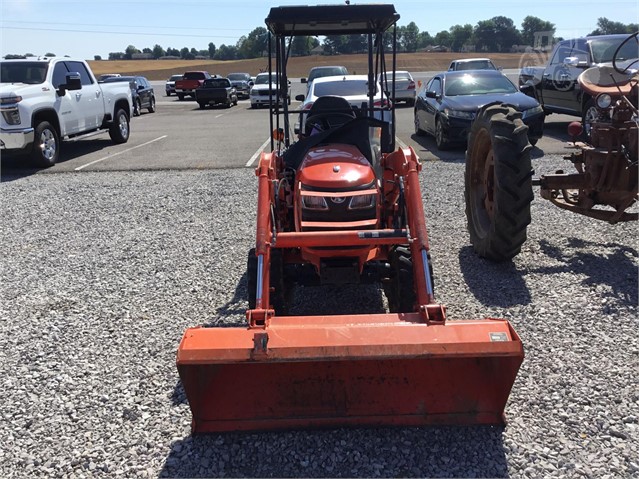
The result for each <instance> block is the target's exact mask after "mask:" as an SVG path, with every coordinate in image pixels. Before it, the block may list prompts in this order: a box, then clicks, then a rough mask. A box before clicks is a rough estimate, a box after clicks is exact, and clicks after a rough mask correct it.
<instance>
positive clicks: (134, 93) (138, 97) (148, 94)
mask: <svg viewBox="0 0 639 479" xmlns="http://www.w3.org/2000/svg"><path fill="white" fill-rule="evenodd" d="M113 82H129V85H130V86H131V97H132V100H133V116H139V115H140V114H141V113H142V108H146V109H148V111H149V113H153V112H155V92H154V90H153V87H152V86H151V84H150V83H149V80H147V79H146V77H141V76H121V77H113V78H107V79H106V80H104V83H113Z"/></svg>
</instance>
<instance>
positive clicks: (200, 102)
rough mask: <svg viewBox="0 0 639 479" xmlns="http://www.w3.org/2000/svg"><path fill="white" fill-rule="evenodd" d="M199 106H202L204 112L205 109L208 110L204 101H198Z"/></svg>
mask: <svg viewBox="0 0 639 479" xmlns="http://www.w3.org/2000/svg"><path fill="white" fill-rule="evenodd" d="M197 104H198V105H200V109H201V110H203V109H204V108H206V103H204V102H203V101H198V102H197Z"/></svg>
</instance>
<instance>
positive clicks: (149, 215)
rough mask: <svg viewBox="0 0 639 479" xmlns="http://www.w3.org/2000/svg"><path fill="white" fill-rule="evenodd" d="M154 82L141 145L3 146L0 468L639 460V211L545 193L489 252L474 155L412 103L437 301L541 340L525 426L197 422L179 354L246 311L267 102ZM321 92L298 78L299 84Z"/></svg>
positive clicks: (527, 388)
mask: <svg viewBox="0 0 639 479" xmlns="http://www.w3.org/2000/svg"><path fill="white" fill-rule="evenodd" d="M417 76H418V79H419V78H420V76H419V75H417ZM426 77H427V74H423V75H421V78H422V79H425V78H426ZM154 86H155V89H156V96H157V100H158V101H157V112H156V113H153V114H149V113H146V112H145V113H143V114H142V115H141V116H139V117H135V118H133V119H132V120H131V137H130V139H129V141H128V143H126V144H122V145H113V144H112V143H111V141H110V140H109V138H108V136H107V135H104V136H98V137H95V138H91V139H86V140H81V141H78V142H76V143H68V144H63V145H62V154H61V158H60V162H59V163H58V164H57V165H55V166H54V167H52V168H49V169H46V170H35V169H32V168H30V167H27V166H25V165H24V163H23V162H22V160H21V159H20V158H8V157H5V156H4V155H3V158H2V180H3V182H2V183H1V184H0V189H1V190H0V191H1V192H2V223H3V234H2V249H1V251H2V253H1V255H2V268H0V285H2V287H1V288H0V294H1V297H2V308H0V374H1V375H2V377H3V381H4V387H3V388H0V403H2V404H3V410H2V413H1V416H2V419H3V421H2V422H0V436H2V437H3V438H4V439H3V446H2V447H1V448H0V477H7V478H13V477H41V478H50V477H68V478H81V477H92V478H93V477H100V478H112V477H127V478H128V477H144V478H151V477H184V478H187V477H525V478H542V477H543V478H546V477H558V478H559V477H587V478H589V477H636V476H637V474H639V462H638V461H637V458H638V457H639V419H638V418H637V410H638V409H639V393H638V392H637V370H638V368H639V340H638V336H637V327H638V326H639V323H638V320H637V318H638V311H637V305H638V301H639V300H638V292H639V283H638V275H637V271H638V266H639V253H638V251H637V249H638V246H639V244H638V242H637V228H636V224H635V223H625V224H617V225H610V224H607V223H604V222H601V221H596V220H592V219H590V218H586V217H582V216H579V215H576V214H573V213H569V212H566V211H564V210H561V209H559V208H557V207H555V206H553V205H552V204H551V203H550V202H548V201H547V200H544V199H542V198H540V197H539V193H538V189H536V191H535V199H534V201H533V202H532V205H531V216H532V222H531V224H530V226H529V227H528V231H527V240H526V242H525V243H524V245H523V247H522V252H521V254H520V255H518V256H517V257H516V258H515V259H514V260H513V261H512V262H506V263H499V264H495V263H491V262H489V261H486V260H483V259H481V258H479V257H478V256H477V255H476V254H475V253H474V251H473V249H472V247H471V245H470V242H469V239H468V234H467V231H466V216H465V211H464V209H465V204H464V149H463V148H458V149H453V150H451V151H447V152H445V153H444V154H441V153H439V152H438V151H437V150H436V148H435V144H434V141H433V139H431V138H429V137H419V138H418V137H416V136H414V135H413V121H412V108H410V107H405V106H399V107H398V109H397V138H398V142H399V144H404V145H410V146H412V147H413V148H415V150H416V151H417V153H418V155H419V156H420V157H421V158H422V160H423V164H424V167H423V170H422V172H421V173H420V188H421V192H422V197H423V199H424V211H425V216H426V221H427V225H428V234H429V243H430V248H431V256H432V261H433V270H434V285H435V286H434V288H435V297H436V299H437V301H438V302H440V303H441V304H445V305H446V307H447V316H448V318H449V319H450V320H451V321H455V320H464V319H481V318H506V319H508V321H509V322H510V323H511V324H512V326H513V327H514V329H515V330H516V331H517V333H518V334H519V336H520V337H521V339H522V343H523V345H524V350H525V359H524V362H523V365H522V367H521V369H520V371H519V374H518V376H517V379H516V381H515V384H514V386H513V389H512V391H511V394H510V398H509V400H508V403H507V405H506V411H505V414H506V419H507V421H508V423H507V427H505V428H502V427H480V426H477V427H466V426H447V427H424V428H411V427H399V428H391V427H389V428H340V429H328V430H302V431H278V432H269V433H254V434H244V433H229V434H212V435H207V436H191V433H190V421H191V415H190V409H189V406H188V403H187V401H186V396H185V394H184V389H183V388H182V385H181V382H180V380H179V377H178V373H177V370H176V365H175V361H176V351H177V348H178V344H179V341H180V339H181V337H182V334H183V332H184V331H185V330H186V329H187V328H190V327H193V326H196V325H208V326H231V325H236V326H237V325H240V326H241V325H244V324H245V321H246V318H245V311H246V309H247V304H248V303H247V297H248V293H247V275H246V259H247V252H248V251H249V249H250V248H251V247H254V245H255V210H256V190H257V181H256V178H255V175H254V171H253V168H254V166H255V162H256V159H257V157H258V155H259V152H260V151H261V150H262V149H263V148H264V147H265V145H266V144H267V140H268V130H269V122H268V112H267V111H266V110H252V109H251V108H250V105H249V104H248V102H247V101H246V100H243V101H240V103H239V105H238V106H235V107H232V108H230V109H225V108H219V109H218V108H207V109H205V110H200V109H199V108H198V106H197V104H196V103H195V102H194V101H178V100H177V98H175V97H169V98H167V97H165V96H164V90H163V84H162V83H158V84H155V85H154ZM303 88H304V85H302V84H301V83H299V82H296V81H295V80H294V81H293V95H295V94H297V93H298V92H303ZM292 106H293V107H295V104H293V105H292ZM572 120H574V119H573V118H570V117H565V118H562V117H555V116H554V115H553V116H550V117H548V123H547V127H546V137H545V138H544V139H543V140H542V141H540V142H539V143H538V144H537V147H535V148H534V149H533V150H532V156H533V168H534V169H535V171H536V175H539V174H541V173H543V172H547V171H555V170H556V169H559V168H564V169H566V170H568V169H569V168H571V165H570V164H569V163H568V162H566V161H565V160H563V159H562V154H563V153H564V151H565V141H566V140H567V139H568V138H567V136H566V126H567V123H568V122H569V121H572ZM635 211H636V207H635ZM387 306H388V305H387V301H386V299H385V296H384V294H383V292H382V290H381V287H379V285H366V286H365V287H362V286H360V285H353V286H349V287H343V286H340V287H325V288H314V287H308V288H302V287H299V288H296V289H295V292H294V297H293V300H292V304H291V314H295V315H331V314H369V313H370V314H374V313H380V312H385V311H386V310H387ZM450 380H451V381H455V380H457V378H455V377H451V378H450ZM231 387H232V385H231ZM254 394H256V395H259V394H260V391H254Z"/></svg>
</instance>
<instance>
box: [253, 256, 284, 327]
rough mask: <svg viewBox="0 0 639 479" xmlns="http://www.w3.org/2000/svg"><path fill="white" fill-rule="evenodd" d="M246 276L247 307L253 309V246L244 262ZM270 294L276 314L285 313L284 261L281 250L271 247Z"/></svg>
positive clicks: (254, 261) (254, 286) (254, 273)
mask: <svg viewBox="0 0 639 479" xmlns="http://www.w3.org/2000/svg"><path fill="white" fill-rule="evenodd" d="M246 276H247V281H246V282H247V288H248V303H249V309H255V307H256V305H257V298H256V293H257V256H255V248H251V249H250V250H249V253H248V259H247V262H246ZM270 280H271V281H270V282H271V285H270V286H271V294H270V300H271V305H272V306H273V309H274V310H275V314H276V315H277V316H283V315H286V314H287V312H288V304H289V296H290V295H289V290H290V288H289V287H287V286H288V285H287V283H286V281H285V278H284V263H283V260H282V252H281V250H279V249H271V277H270Z"/></svg>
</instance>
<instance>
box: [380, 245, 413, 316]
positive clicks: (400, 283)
mask: <svg viewBox="0 0 639 479" xmlns="http://www.w3.org/2000/svg"><path fill="white" fill-rule="evenodd" d="M388 256H389V258H388V260H389V263H390V267H391V278H390V281H389V282H388V283H387V284H386V287H385V293H386V298H387V299H388V308H389V309H390V312H391V313H412V312H414V311H415V303H416V298H417V296H416V294H415V284H414V280H413V260H412V257H411V252H410V247H409V246H396V247H394V248H393V249H391V251H390V253H389V255H388Z"/></svg>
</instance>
